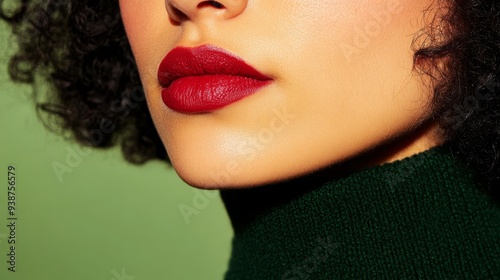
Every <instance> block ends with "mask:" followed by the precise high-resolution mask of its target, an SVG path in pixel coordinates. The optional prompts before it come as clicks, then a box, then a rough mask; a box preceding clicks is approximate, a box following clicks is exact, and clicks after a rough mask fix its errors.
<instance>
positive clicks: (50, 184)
mask: <svg viewBox="0 0 500 280" xmlns="http://www.w3.org/2000/svg"><path fill="white" fill-rule="evenodd" d="M13 49H14V43H13V40H12V39H11V38H10V35H9V33H8V30H7V28H6V27H5V25H3V24H2V25H0V66H1V67H0V85H1V88H0V279H1V280H19V279H22V280H31V279H33V280H35V279H37V280H45V279H47V280H49V279H50V280H59V279H72V280H79V279H82V280H83V279H85V280H98V279H103V280H156V279H222V278H223V275H224V271H225V269H226V267H227V263H228V259H229V254H230V242H231V237H232V230H231V227H230V222H229V219H228V217H227V214H226V212H225V210H224V207H223V205H222V202H221V200H220V196H219V194H218V192H217V191H213V192H210V193H207V194H208V195H209V196H208V197H207V196H206V195H205V193H203V192H202V191H200V190H197V189H194V188H191V187H189V186H188V185H186V184H185V183H183V182H182V181H181V180H180V179H179V178H178V177H177V176H176V174H175V172H174V171H173V169H171V168H169V167H167V166H166V165H165V164H162V163H159V162H152V163H148V164H146V165H143V166H133V165H130V164H127V163H125V162H124V160H123V159H122V158H121V154H120V151H119V150H118V149H112V150H107V151H100V150H89V149H82V148H80V147H79V146H77V145H75V144H73V143H68V142H65V141H64V140H63V139H62V138H60V137H58V136H57V135H54V134H52V133H51V132H48V131H46V130H45V129H44V127H43V125H42V124H41V123H40V121H39V120H38V119H37V117H36V115H35V110H34V105H33V104H32V102H31V101H30V98H29V96H30V92H31V88H30V87H28V86H20V85H16V84H13V83H11V82H10V81H9V79H8V75H7V73H6V64H7V60H8V56H9V54H11V53H12V50H13ZM56 162H57V163H60V164H62V165H65V166H67V167H68V168H69V169H70V170H71V172H67V173H64V174H63V175H62V177H61V179H62V180H59V179H58V177H57V175H56V173H55V172H54V169H53V164H54V163H56ZM9 165H14V166H15V167H16V169H17V170H16V177H17V205H16V206H17V207H16V216H17V217H18V221H17V228H16V230H17V240H16V250H17V263H16V272H15V273H12V272H9V271H8V270H7V268H8V264H7V262H6V261H7V256H6V254H7V253H8V251H7V250H8V246H10V245H9V244H7V241H8V234H7V233H8V228H7V224H8V222H7V186H8V183H7V178H6V175H7V167H8V166H9ZM193 199H195V200H196V201H194V202H193ZM180 205H185V206H190V207H193V208H195V209H196V211H197V212H196V214H194V215H192V216H190V220H189V223H188V222H186V220H185V219H184V217H183V216H182V215H181V212H180V210H179V206H180Z"/></svg>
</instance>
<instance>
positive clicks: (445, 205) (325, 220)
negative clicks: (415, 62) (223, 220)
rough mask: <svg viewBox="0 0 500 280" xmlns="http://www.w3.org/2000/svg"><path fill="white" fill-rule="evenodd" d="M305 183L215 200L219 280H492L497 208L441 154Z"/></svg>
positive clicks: (498, 242) (499, 267)
mask: <svg viewBox="0 0 500 280" xmlns="http://www.w3.org/2000/svg"><path fill="white" fill-rule="evenodd" d="M313 178H314V176H305V177H303V178H300V179H295V180H292V181H289V182H284V183H279V184H275V185H269V186H264V187H257V188H252V189H234V190H222V191H221V192H220V194H221V197H222V199H223V201H224V204H225V206H226V209H227V211H228V214H229V217H230V219H231V223H232V226H233V229H234V237H233V240H232V253H231V259H230V262H229V268H228V270H227V272H226V275H225V279H226V280H234V279H238V280H241V279H252V280H256V279H259V280H265V279H500V207H499V206H498V205H496V204H495V203H493V202H492V201H491V200H490V199H489V197H488V196H487V195H486V194H485V193H484V192H483V191H481V190H480V189H479V188H478V186H477V184H476V183H475V181H474V179H473V173H472V172H470V171H468V170H467V169H465V168H463V167H462V166H461V165H460V164H458V163H457V162H455V161H454V160H453V158H452V156H451V154H450V153H449V151H448V149H447V148H446V147H444V146H441V147H435V148H432V149H430V150H428V151H425V152H422V153H419V154H417V155H414V156H411V157H408V158H405V159H403V160H399V161H395V162H392V163H387V164H383V165H380V166H375V167H370V168H368V169H364V170H361V171H358V172H355V173H351V174H349V175H347V176H343V177H339V178H336V179H330V180H329V181H322V180H316V179H313Z"/></svg>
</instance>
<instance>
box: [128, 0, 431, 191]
mask: <svg viewBox="0 0 500 280" xmlns="http://www.w3.org/2000/svg"><path fill="white" fill-rule="evenodd" d="M238 1H239V2H243V4H244V6H243V8H242V9H241V10H240V11H238V12H237V13H235V14H232V16H231V17H228V16H225V15H227V14H225V13H226V12H227V13H230V12H233V11H230V9H231V8H232V6H230V5H227V11H226V10H225V9H226V8H222V9H221V8H216V7H213V6H210V5H199V6H196V3H198V2H200V3H201V2H203V1H194V0H189V1H187V0H178V1H174V0H172V1H168V0H167V1H165V0H161V1H160V0H151V1H140V0H121V1H120V8H121V14H122V18H123V21H124V24H125V28H126V31H127V36H128V38H129V42H130V44H131V47H132V50H133V53H134V56H135V59H136V61H137V65H138V68H139V72H140V75H141V80H142V83H143V86H144V89H145V92H146V97H147V101H148V106H149V110H150V112H151V115H152V117H153V120H154V123H155V126H156V128H157V130H158V132H159V135H160V137H161V139H162V141H163V143H164V145H165V148H166V149H167V152H168V155H169V157H170V159H171V161H172V164H173V166H174V168H175V170H176V171H177V173H178V174H179V176H180V177H181V178H182V179H183V180H184V181H186V182H187V183H188V184H190V185H192V186H195V187H199V188H229V187H249V186H257V185H262V184H268V183H273V182H276V181H280V180H285V179H288V178H293V177H297V176H300V175H304V174H307V173H310V172H313V171H315V170H318V169H321V168H324V167H327V166H330V165H332V164H336V163H339V162H342V161H344V160H347V159H350V158H356V157H358V156H359V155H361V154H363V153H365V152H366V151H369V150H373V149H375V150H377V149H379V148H380V147H381V145H383V144H384V143H387V142H388V141H390V140H392V139H397V137H398V136H400V135H403V134H405V135H409V139H410V140H409V141H407V142H405V143H406V144H404V145H394V148H392V149H384V151H385V152H384V154H382V155H381V157H380V159H381V160H380V161H379V162H376V163H374V164H380V163H383V162H389V161H393V160H397V159H401V158H404V157H407V156H409V155H412V154H415V153H417V152H420V151H423V150H426V149H428V148H430V147H432V146H434V145H436V141H434V140H433V139H434V138H433V135H434V129H432V126H431V128H429V129H424V130H415V129H417V128H419V127H420V126H422V125H423V123H425V121H426V120H427V119H428V118H429V113H430V112H429V103H430V102H431V100H432V92H431V91H430V90H429V87H428V86H426V84H427V81H426V80H425V78H424V77H421V76H419V75H417V74H416V73H415V72H414V71H413V52H412V49H411V45H412V40H413V38H414V36H415V34H416V33H417V32H418V31H419V30H421V29H422V28H423V27H425V20H424V17H423V10H425V9H427V8H428V7H429V6H430V5H431V2H432V1H431V0H427V1H411V0H391V1H383V0H379V1H372V0H358V1H336V0H323V1H321V0H317V1H309V0H292V1H291V0H273V1H269V0H237V2H238ZM170 2H175V3H174V4H176V5H177V6H178V7H179V9H180V10H182V9H183V8H185V9H186V10H189V14H186V15H187V17H185V18H184V20H183V21H181V22H174V21H172V20H171V19H169V14H168V13H167V9H166V7H165V5H166V3H167V4H168V3H170ZM219 2H220V3H221V4H223V5H224V4H227V3H226V2H231V3H232V2H235V1H229V0H227V1H219ZM193 3H195V4H194V7H193V6H192V5H193ZM239 4H241V3H239ZM188 8H189V9H188ZM202 45H213V46H216V47H219V48H221V49H224V50H225V51H227V52H229V53H231V54H233V55H235V56H237V57H239V58H241V59H243V60H244V61H245V62H246V63H247V64H249V65H251V66H252V67H254V68H255V69H257V70H258V71H259V72H261V73H263V74H264V75H266V76H268V77H271V78H272V80H271V82H270V83H269V84H267V85H266V86H264V87H262V88H260V89H259V90H257V91H255V92H254V93H253V94H251V95H249V96H246V97H244V98H242V99H240V100H238V101H236V102H233V103H230V104H228V105H227V106H223V107H220V108H216V109H213V110H209V111H205V112H202V113H197V114H191V113H185V112H181V111H178V110H174V109H171V108H170V107H168V106H166V105H165V103H164V102H163V101H162V94H161V92H162V85H161V84H160V83H159V81H158V77H157V76H158V67H159V65H160V63H161V61H162V60H163V58H164V57H165V55H167V53H169V52H170V51H171V50H173V49H174V48H175V47H189V48H191V47H198V46H202ZM416 131H420V132H419V133H417V132H416ZM422 131H423V132H422ZM396 147H397V148H396Z"/></svg>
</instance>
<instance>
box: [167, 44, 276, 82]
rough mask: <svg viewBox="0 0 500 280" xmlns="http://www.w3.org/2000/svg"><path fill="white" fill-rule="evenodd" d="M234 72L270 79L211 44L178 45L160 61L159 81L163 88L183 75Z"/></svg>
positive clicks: (227, 73)
mask: <svg viewBox="0 0 500 280" xmlns="http://www.w3.org/2000/svg"><path fill="white" fill-rule="evenodd" d="M205 75H234V76H243V77H248V78H252V79H256V80H262V81H266V80H270V79H271V78H270V77H268V76H266V75H264V74H262V73H260V72H259V71H257V70H256V69H255V68H253V67H252V66H250V65H248V64H247V63H246V62H245V61H244V60H242V59H240V58H238V57H236V56H234V55H232V54H229V53H228V52H226V51H224V50H223V49H220V48H218V47H215V46H212V45H203V46H199V47H195V48H188V47H176V48H174V49H173V50H171V51H170V52H169V53H168V54H167V55H166V56H165V58H164V59H163V60H162V61H161V63H160V67H159V69H158V81H159V82H160V84H161V85H162V87H168V86H170V84H171V83H172V82H173V81H175V80H177V79H179V78H182V77H188V76H205Z"/></svg>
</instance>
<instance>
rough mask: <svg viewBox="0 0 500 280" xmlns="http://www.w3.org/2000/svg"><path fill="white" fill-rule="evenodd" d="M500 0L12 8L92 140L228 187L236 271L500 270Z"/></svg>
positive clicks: (63, 112) (454, 273) (34, 65)
mask: <svg viewBox="0 0 500 280" xmlns="http://www.w3.org/2000/svg"><path fill="white" fill-rule="evenodd" d="M499 11H500V3H492V2H491V1H465V0H464V1H462V0H460V1H459V0H457V1H431V0H427V1H419V2H418V3H415V1H409V0H391V1H377V2H373V1H371V2H369V1H350V2H342V1H260V0H255V1H250V0H221V1H184V0H166V1H156V0H155V1H147V2H144V1H139V0H123V1H111V2H101V3H99V2H89V3H80V2H76V1H75V2H74V3H73V2H71V3H66V2H64V1H49V2H44V3H29V2H28V1H22V3H20V5H19V6H18V8H17V9H14V10H13V11H12V10H11V11H10V12H8V11H4V12H3V15H2V17H3V18H4V19H6V20H7V21H9V22H10V23H11V24H12V26H13V28H14V29H13V30H14V33H15V34H17V35H18V38H19V45H20V50H19V52H18V54H16V55H15V56H14V57H13V59H12V62H11V64H10V66H11V68H10V70H11V74H12V77H13V79H14V80H17V81H21V82H27V83H33V82H34V78H35V75H38V73H41V74H44V75H46V78H48V80H49V81H50V82H51V83H53V85H54V89H55V91H54V95H53V96H52V99H51V100H49V101H48V102H41V103H40V104H39V108H40V109H42V110H43V111H46V112H49V113H52V114H55V115H57V116H59V117H60V120H61V121H62V123H61V125H62V128H64V129H65V130H69V131H71V132H72V133H73V135H74V138H75V140H77V141H79V142H80V143H82V144H85V145H91V146H95V147H109V146H112V145H114V144H115V143H117V142H120V143H121V145H122V148H123V151H124V156H125V158H126V159H127V160H128V161H131V162H134V163H143V162H146V161H148V160H151V159H160V160H166V161H169V162H171V164H172V165H173V167H174V168H175V170H176V172H177V173H178V174H179V176H180V177H181V178H182V179H183V180H185V181H186V182H187V183H189V184H190V185H192V186H194V187H198V188H204V189H220V190H221V196H222V198H223V200H224V203H225V204H226V208H227V210H228V213H229V216H230V218H231V221H232V224H233V227H234V231H235V236H234V239H233V252H232V256H231V261H230V264H229V269H228V271H227V273H226V278H227V279H307V278H310V279H335V278H348V279H349V278H367V279H368V278H369V279H372V278H434V279H442V278H462V277H467V278H474V279H475V278H493V277H494V276H495V275H499V273H500V262H499V261H498V259H499V258H500V242H499V241H500V209H499V208H498V206H497V204H495V202H494V200H495V199H496V198H497V196H498V195H497V192H498V191H497V188H495V186H496V183H498V177H499V168H498V160H497V158H498V157H499V156H500V152H499V151H498V150H497V148H496V147H497V146H498V144H500V143H499V131H500V130H499V124H498V120H499V109H500V108H499V105H500V103H499V100H498V98H499V94H500V92H499V83H498V78H499V74H500V69H499V67H500V63H499V61H498V56H497V53H499V52H498V51H499V48H500V34H499V31H500V23H499V18H498V16H497V14H498V12H499ZM142 89H144V91H143V90H142ZM144 97H145V98H144ZM116 100H118V102H116ZM167 152H168V156H167Z"/></svg>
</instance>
